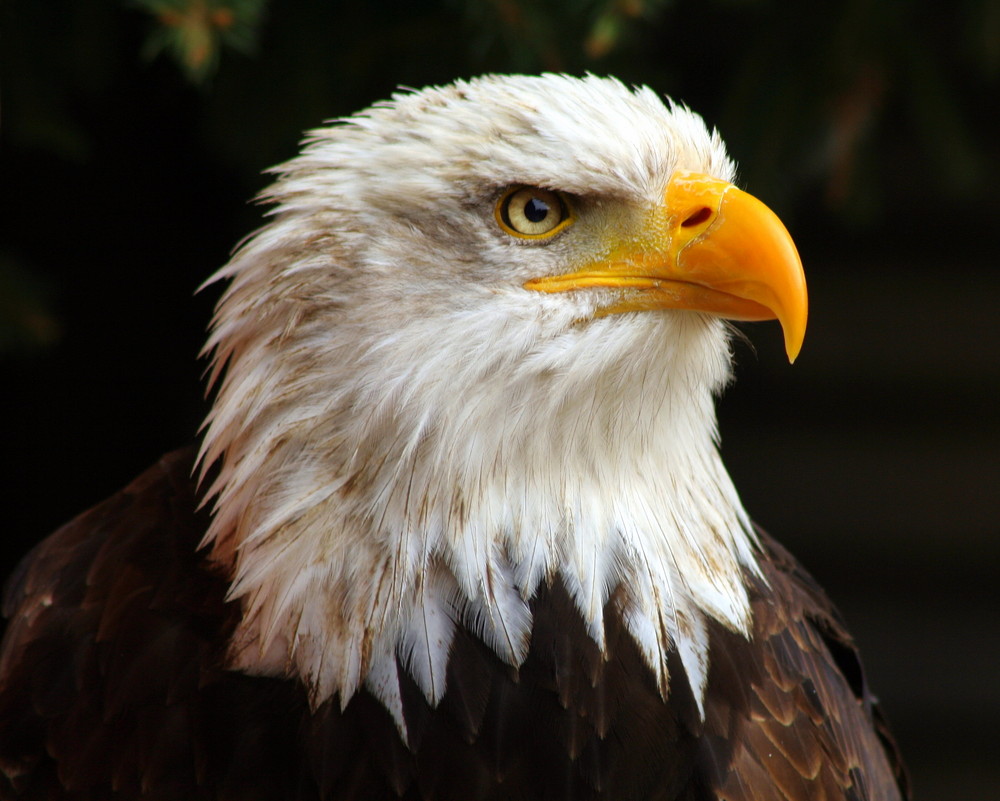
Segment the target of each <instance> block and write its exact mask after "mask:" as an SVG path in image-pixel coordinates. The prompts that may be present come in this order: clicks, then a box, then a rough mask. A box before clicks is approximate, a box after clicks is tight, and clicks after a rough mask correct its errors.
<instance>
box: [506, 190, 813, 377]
mask: <svg viewBox="0 0 1000 801" xmlns="http://www.w3.org/2000/svg"><path fill="white" fill-rule="evenodd" d="M524 286H525V288H526V289H533V290H537V291H540V292H565V291H568V290H572V289H582V288H587V287H610V288H617V289H620V290H622V291H621V293H620V294H619V295H618V297H617V298H616V300H615V301H614V302H613V303H612V304H610V305H608V306H606V307H604V308H602V310H601V311H600V312H599V314H602V315H603V314H615V313H619V312H627V311H644V310H652V309H688V310H691V311H700V312H706V313H708V314H714V315H717V316H719V317H725V318H727V319H730V320H773V319H775V318H777V319H778V320H779V321H780V323H781V327H782V330H783V331H784V335H785V351H786V352H787V353H788V359H789V361H795V357H796V356H798V354H799V351H800V350H801V348H802V340H803V338H804V337H805V332H806V318H807V316H808V300H807V296H806V282H805V275H804V274H803V272H802V261H801V260H800V259H799V254H798V251H797V250H796V249H795V244H794V243H793V242H792V238H791V236H790V235H789V233H788V231H787V230H786V229H785V226H784V225H782V223H781V220H779V219H778V217H777V215H775V213H774V212H773V211H771V210H770V209H769V208H768V207H767V206H765V205H764V204H763V203H761V202H760V201H759V200H757V198H755V197H753V196H752V195H749V194H747V193H746V192H743V191H741V190H739V189H737V188H736V187H735V186H733V185H732V184H730V183H727V182H725V181H720V180H718V179H716V178H710V177H709V176H707V175H701V174H698V173H692V172H683V171H678V172H676V173H674V175H673V176H672V177H671V179H670V183H669V184H668V185H667V191H666V193H665V195H664V199H663V204H662V205H661V206H660V207H658V208H656V209H655V210H654V211H653V212H652V214H651V215H650V216H649V218H648V219H647V221H646V222H645V224H644V225H643V226H642V230H641V231H639V232H638V233H637V235H635V236H626V237H625V238H624V239H623V240H622V241H620V242H616V243H614V244H613V245H612V248H611V252H610V254H609V255H608V256H607V257H605V258H602V259H600V260H599V261H596V262H592V263H591V264H588V265H586V266H585V267H583V269H581V270H578V271H575V272H572V273H567V274H564V275H556V276H547V277H543V278H534V279H532V280H530V281H528V282H527V283H525V285H524Z"/></svg>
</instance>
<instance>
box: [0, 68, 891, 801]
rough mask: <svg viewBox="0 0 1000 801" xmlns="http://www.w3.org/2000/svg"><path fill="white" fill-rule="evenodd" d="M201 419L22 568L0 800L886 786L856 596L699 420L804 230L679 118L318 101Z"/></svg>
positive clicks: (493, 79)
mask: <svg viewBox="0 0 1000 801" xmlns="http://www.w3.org/2000/svg"><path fill="white" fill-rule="evenodd" d="M276 172H277V179H276V181H275V183H274V184H273V186H272V187H271V188H270V189H269V190H268V191H267V193H266V195H265V199H266V200H267V201H269V202H270V203H272V204H273V210H272V212H271V216H270V220H269V221H268V222H267V224H266V225H265V226H264V227H263V228H262V229H261V230H260V231H259V232H257V233H256V234H255V235H254V236H253V237H252V238H250V239H249V240H248V241H246V242H245V243H244V244H243V245H242V246H241V247H240V248H239V249H238V250H237V251H236V253H235V255H234V256H233V257H232V259H231V261H230V262H229V264H228V265H226V266H225V267H224V268H222V269H221V270H220V271H219V272H218V273H217V275H216V276H215V278H214V280H218V281H226V282H227V286H226V289H225V292H224V294H223V295H222V298H221V300H220V301H219V304H218V307H217V310H216V314H215V318H214V321H213V324H212V328H211V334H210V337H209V339H208V343H207V345H206V353H208V354H210V356H211V360H212V361H211V363H212V370H211V371H210V375H211V383H212V385H213V387H214V402H213V405H212V408H211V412H210V414H209V415H208V418H207V420H206V423H205V427H204V432H203V437H202V440H201V445H200V450H199V451H195V450H184V451H179V452H176V453H173V454H170V455H168V456H165V457H164V458H162V459H161V460H160V461H159V462H158V463H157V464H155V465H154V466H153V467H151V468H150V469H149V470H148V471H146V472H145V473H143V474H142V475H141V476H139V477H138V478H137V479H136V480H135V481H134V482H133V483H132V484H130V485H129V486H127V487H126V488H125V489H123V490H121V491H120V492H118V493H117V494H116V495H114V496H112V497H111V498H110V499H108V500H106V501H105V502H103V503H101V504H100V505H98V506H96V507H94V508H93V509H91V510H90V511H88V512H85V513H84V514H82V515H81V516H80V517H78V518H76V519H75V520H73V521H72V522H70V523H69V524H67V525H66V526H65V527H63V528H62V529H60V530H59V531H57V532H56V533H54V534H53V535H52V536H50V537H49V538H48V539H46V540H45V541H44V542H42V543H41V544H40V545H38V546H37V547H36V548H35V549H34V550H33V551H32V552H31V553H30V554H29V555H28V556H27V557H26V558H25V560H24V561H23V563H22V564H21V566H20V567H19V568H18V570H17V571H16V572H15V574H14V576H13V577H12V579H11V580H10V582H9V584H8V586H7V591H6V596H5V607H4V609H5V614H6V616H7V617H8V627H7V631H6V636H5V639H4V642H3V647H2V654H0V770H2V773H3V779H2V786H0V797H2V798H5V799H6V798H27V799H81V800H82V799H87V800H88V801H97V800H98V799H185V801H191V800H192V799H240V801H252V800H254V799H260V800H261V801H268V800H270V799H283V801H296V800H301V801H306V800H307V799H308V800H310V801H311V800H312V799H327V800H329V801H342V800H346V799H368V800H375V801H379V800H380V799H392V800H393V801H398V799H405V800H406V801H411V800H414V801H415V800H416V799H442V800H445V801H447V800H449V799H453V800H454V801H459V800H461V801H474V800H475V799H523V800H524V801H549V800H552V801H588V800H591V799H614V801H633V800H634V801H639V800H640V799H642V800H643V801H676V800H679V799H687V800H689V801H694V800H695V799H698V800H701V801H707V800H708V799H713V800H715V799H726V800H727V801H806V799H810V800H813V799H827V800H828V801H848V800H850V801H896V800H897V799H901V798H904V797H906V795H907V790H906V787H905V778H904V774H903V770H902V767H901V763H900V761H899V758H898V756H897V754H896V749H895V746H894V745H893V742H892V739H891V737H890V735H889V733H888V731H887V729H886V726H885V724H884V722H883V720H882V718H881V716H880V714H879V711H878V708H877V706H876V704H875V702H874V698H873V696H872V695H871V693H870V691H869V689H868V686H867V684H866V681H865V678H864V676H863V674H862V671H861V668H860V665H859V661H858V657H857V653H856V651H855V647H854V644H853V642H852V640H851V638H850V636H849V634H848V633H847V632H846V630H845V628H844V624H843V623H842V621H841V618H840V617H839V616H838V614H837V612H836V611H835V610H834V608H833V607H832V606H831V605H830V603H829V602H828V600H827V599H826V597H825V596H824V594H823V592H822V591H821V590H820V589H819V588H818V587H817V586H816V584H815V583H814V581H813V580H812V579H811V578H810V576H809V575H808V574H807V573H806V572H805V571H804V570H803V568H802V567H801V566H800V565H799V564H798V563H797V562H796V561H795V560H794V559H793V558H792V557H791V556H790V555H789V554H788V553H787V552H786V551H785V550H783V549H782V547H781V546H780V545H779V544H778V543H776V542H775V541H774V540H773V539H771V538H770V537H769V536H768V535H766V534H765V533H763V532H762V531H761V530H759V529H757V528H756V527H755V526H754V525H753V524H752V523H751V521H750V519H749V517H748V515H747V512H746V511H745V510H744V508H743V506H742V505H741V503H740V499H739V497H738V495H737V492H736V490H735V488H734V487H733V484H732V482H731V480H730V478H729V476H728V475H727V473H726V471H725V469H724V467H723V464H722V462H721V459H720V456H719V453H718V450H717V430H716V419H715V412H714V396H715V395H716V394H717V393H718V392H719V391H720V389H721V388H722V387H723V386H724V385H725V384H726V382H727V381H728V380H729V378H730V362H731V349H730V333H731V332H730V327H729V324H728V323H727V322H726V321H727V320H766V319H774V318H777V319H778V320H779V322H780V324H781V326H782V329H783V332H784V340H785V347H786V350H787V352H788V356H789V357H790V358H792V359H794V357H795V356H796V355H797V353H798V352H799V348H800V346H801V344H802V340H803V336H804V332H805V325H806V315H807V312H806V307H807V303H806V289H805V282H804V278H803V273H802V267H801V263H800V261H799V257H798V255H797V252H796V249H795V247H794V245H793V244H792V241H791V239H790V237H789V235H788V233H787V231H786V230H785V228H784V226H783V225H782V224H781V222H780V221H779V220H778V218H777V217H776V216H775V215H774V214H773V212H771V211H770V210H769V209H768V208H767V207H766V206H765V205H764V204H763V203H761V202H760V201H758V200H756V199H755V198H754V197H752V196H751V195H749V194H747V193H745V192H743V191H741V190H740V189H738V188H736V187H735V186H734V185H733V183H732V181H733V180H734V166H733V163H732V162H731V160H730V158H729V157H728V156H727V154H726V150H725V147H724V145H723V142H722V141H721V139H720V138H719V136H718V135H717V134H716V133H713V132H710V131H709V130H708V129H707V128H706V126H705V124H704V123H703V122H702V120H701V118H699V117H698V116H697V115H696V114H694V113H693V112H691V111H690V110H688V109H687V108H685V107H684V106H681V105H678V104H674V103H672V102H664V101H663V100H661V99H660V98H659V97H658V96H657V95H656V94H655V93H654V92H652V91H651V90H649V89H648V88H630V87H627V86H625V85H623V84H622V83H620V82H618V81H616V80H614V79H609V78H599V77H594V76H588V77H584V78H574V77H567V76H561V75H543V76H488V77H483V78H479V79H475V80H469V81H459V82H456V83H453V84H451V85H448V86H442V87H435V88H428V89H424V90H422V91H414V92H400V93H398V94H396V95H395V96H393V97H392V98H391V99H390V100H389V101H387V102H384V103H379V104H376V105H374V106H372V107H371V108H369V109H367V110H365V111H362V112H360V113H358V114H356V115H354V116H351V117H349V118H347V119H343V120H340V121H337V122H335V123H333V124H331V125H329V126H327V127H324V128H320V129H318V130H316V131H313V132H312V133H311V134H310V135H309V137H308V139H307V140H306V142H305V144H304V147H303V150H302V152H301V154H300V155H299V156H297V157H296V158H294V159H292V160H291V161H290V162H289V163H287V164H285V165H284V166H282V167H280V168H279V169H277V171H276Z"/></svg>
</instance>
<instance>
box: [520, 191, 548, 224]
mask: <svg viewBox="0 0 1000 801" xmlns="http://www.w3.org/2000/svg"><path fill="white" fill-rule="evenodd" d="M524 216H525V217H527V218H528V221H529V222H533V223H539V222H541V221H542V220H544V219H545V218H546V217H548V216H549V204H548V203H546V202H545V201H544V200H540V199H539V198H537V197H533V198H532V199H531V200H529V201H528V202H527V203H525V204H524Z"/></svg>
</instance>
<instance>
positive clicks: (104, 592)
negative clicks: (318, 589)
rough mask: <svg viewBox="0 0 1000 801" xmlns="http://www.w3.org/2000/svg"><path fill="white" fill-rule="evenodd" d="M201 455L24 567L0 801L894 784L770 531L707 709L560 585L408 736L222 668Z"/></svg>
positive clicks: (411, 699) (813, 599)
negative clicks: (512, 645)
mask: <svg viewBox="0 0 1000 801" xmlns="http://www.w3.org/2000/svg"><path fill="white" fill-rule="evenodd" d="M191 460H192V454H191V453H190V452H178V453H176V454H172V455H170V456H168V457H165V458H164V459H163V460H161V461H160V462H159V463H158V464H157V465H155V466H154V467H153V468H151V469H150V470H149V471H147V473H145V474H143V475H142V476H141V477H140V478H138V479H137V480H136V481H135V482H134V483H133V484H132V485H130V486H129V487H128V488H126V489H125V490H123V491H122V492H120V493H119V494H117V495H115V496H114V497H112V498H111V499H109V500H108V501H106V502H105V503H103V504H101V505H99V506H97V507H95V508H94V509H93V510H91V511H90V512H88V513H86V514H84V515H82V516H81V517H80V518H78V519H77V520H75V521H73V522H72V523H70V524H69V525H67V526H66V527H64V528H63V529H61V530H60V531H59V532H57V533H56V534H54V535H53V536H52V537H51V538H50V539H48V540H46V541H45V542H44V543H42V544H41V545H40V546H39V547H38V548H37V549H36V550H35V551H34V552H33V553H32V554H30V555H29V556H28V557H27V559H26V560H25V562H24V563H23V564H22V566H21V568H20V570H19V572H18V573H17V575H16V576H15V577H14V579H13V580H12V582H11V584H10V586H9V588H8V594H7V598H6V604H5V613H6V614H7V615H8V617H9V622H8V631H7V635H6V639H5V642H4V647H3V653H2V661H0V768H2V770H3V773H4V777H5V778H4V779H3V784H2V785H0V797H2V798H14V797H23V798H28V799H43V798H67V799H104V798H157V799H197V798H204V799H223V798H226V799H228V798H233V799H236V798H239V799H244V801H245V800H246V799H261V801H265V800H266V799H272V798H274V799H277V798H280V799H285V800H286V801H287V799H303V801H305V799H331V800H333V799H338V800H339V799H398V798H403V799H431V798H436V799H455V801H458V799H462V800H463V801H468V800H469V799H525V800H526V801H527V799H553V800H555V799H565V800H566V801H570V800H571V799H572V800H573V801H584V800H585V799H604V798H607V799H649V800H651V801H652V800H654V799H663V800H664V801H668V800H671V799H716V798H718V799H731V800H732V801H742V800H743V799H746V801H750V800H751V799H753V801H767V800H768V799H774V800H775V801H779V800H782V801H806V799H808V800H809V801H814V799H830V801H836V800H838V799H845V800H846V799H851V801H881V800H883V799H885V800H886V801H888V800H889V799H898V798H902V797H905V788H904V789H903V790H901V789H900V784H901V783H902V782H903V779H902V775H901V768H900V763H899V760H898V757H897V756H896V752H895V749H894V746H893V745H892V742H891V739H889V737H888V735H887V733H886V729H885V726H884V724H883V723H882V720H881V718H880V717H879V714H878V710H877V708H876V707H875V705H874V702H873V699H872V697H871V695H870V694H869V692H868V689H867V686H866V685H865V682H864V678H863V675H862V673H861V669H860V665H859V663H858V661H857V656H856V653H855V651H854V647H853V644H852V642H851V640H850V638H849V636H848V635H847V633H846V632H845V630H844V628H843V625H842V623H841V622H840V620H839V618H838V617H837V615H836V613H835V611H834V610H833V609H832V608H831V607H830V605H829V603H828V601H827V600H826V598H825V597H824V596H823V594H822V592H821V591H820V590H819V589H818V588H817V587H816V586H815V584H814V583H813V582H812V580H811V579H810V578H809V576H808V575H807V574H805V572H804V571H803V570H802V569H801V567H799V566H798V564H797V563H796V562H795V561H794V560H793V559H792V558H791V557H790V556H789V555H788V554H787V553H785V552H784V551H783V550H782V549H781V548H780V546H778V545H776V544H775V543H773V542H772V541H770V540H769V539H768V538H766V537H764V544H765V547H766V552H765V555H764V558H763V559H762V565H763V567H764V578H765V579H766V582H767V584H766V585H765V583H763V582H760V581H758V582H756V583H755V584H754V589H753V595H752V599H753V609H754V632H753V636H752V638H751V639H750V640H746V639H744V638H742V637H741V636H739V635H736V634H733V633H730V632H727V631H725V630H724V629H722V627H720V626H716V627H714V628H713V629H712V631H711V648H710V653H711V657H712V661H711V668H710V673H709V680H708V689H707V692H706V695H705V715H704V719H702V718H701V716H700V715H699V714H698V710H697V706H696V704H695V702H694V698H693V697H692V693H691V690H690V688H689V687H688V685H687V682H686V679H685V675H684V671H683V668H682V666H681V664H680V660H679V659H678V658H677V657H676V654H673V655H671V657H670V659H669V666H670V673H671V675H670V693H669V696H668V698H667V700H666V701H664V700H663V699H662V698H661V696H660V694H659V692H658V690H657V687H656V683H655V681H654V679H653V676H652V674H651V673H650V671H649V669H648V668H647V667H646V665H645V663H644V661H643V659H642V658H641V656H640V654H639V653H638V649H637V648H636V646H635V644H634V642H633V641H632V639H631V638H630V637H629V635H628V633H627V632H626V631H625V630H624V627H623V626H622V623H621V619H620V614H619V612H618V609H617V608H616V604H615V596H614V595H613V596H612V600H611V601H610V602H609V603H608V605H607V607H606V610H605V621H606V627H607V628H606V631H607V648H606V653H605V654H604V655H602V654H601V653H600V651H599V650H598V648H597V646H596V645H595V643H594V642H593V641H592V640H591V639H590V638H589V637H588V636H587V633H586V630H585V628H584V625H583V622H582V620H581V619H580V616H579V613H578V612H577V610H576V608H575V607H574V605H573V603H572V601H571V600H570V599H569V597H568V596H567V594H566V592H565V590H564V588H563V587H562V586H561V585H559V584H558V583H556V584H554V585H550V586H546V587H545V588H543V589H542V590H541V591H540V592H539V593H538V594H537V595H536V597H535V598H534V599H533V601H532V606H533V611H534V613H535V627H534V630H533V638H532V643H531V649H530V652H529V655H528V658H527V659H526V660H525V662H524V663H523V665H522V666H521V668H520V669H519V670H516V669H514V668H511V667H510V666H508V665H505V664H504V663H502V662H501V661H500V660H499V659H498V658H497V656H496V655H495V654H494V653H493V652H492V651H491V650H490V649H489V648H487V647H486V646H485V645H483V644H482V643H481V642H479V641H478V640H477V639H476V638H474V637H473V636H471V635H470V634H468V633H467V632H464V631H462V632H460V634H459V636H458V637H457V638H456V640H455V642H454V644H453V648H452V653H451V660H450V662H449V667H448V671H449V674H448V691H447V693H446V694H445V696H444V698H443V699H442V701H441V703H440V704H439V705H438V707H437V708H433V709H432V708H431V707H430V706H429V705H428V704H427V702H426V700H425V699H424V697H423V695H422V693H421V692H420V691H419V689H418V688H417V687H416V686H415V685H413V684H412V682H409V683H405V686H404V692H403V695H404V699H403V700H404V710H405V717H406V723H407V729H408V732H409V742H408V743H404V742H403V741H402V739H401V738H400V735H399V733H398V731H397V727H396V725H395V723H394V721H393V720H392V718H391V717H390V715H389V714H388V713H387V712H386V711H385V709H384V708H383V707H382V706H381V705H380V704H379V703H378V702H377V701H376V700H375V699H373V698H372V696H370V695H368V694H367V693H366V692H362V693H359V694H358V695H357V696H355V697H354V698H353V699H352V700H351V701H350V703H349V704H348V705H347V707H346V709H345V710H344V711H343V712H341V711H340V709H339V706H338V705H337V704H336V703H326V704H324V705H323V706H322V707H320V708H319V709H318V710H317V711H316V712H315V713H313V712H310V709H309V705H308V702H307V699H306V695H305V691H304V689H303V688H302V687H301V686H300V685H298V684H297V683H296V682H293V681H291V680H281V679H272V678H261V677H250V676H245V675H241V674H238V673H233V672H230V671H227V670H225V669H224V668H223V667H222V661H223V659H224V654H225V644H226V640H227V635H228V633H229V632H230V631H231V629H232V626H233V624H234V616H235V614H236V613H237V607H236V605H234V604H229V605H227V604H226V603H224V601H223V598H224V595H225V592H226V583H225V581H224V580H223V578H222V577H220V576H218V575H217V574H215V573H214V572H213V570H212V568H211V566H210V565H209V564H208V563H207V562H205V560H204V559H203V558H202V557H201V555H199V553H198V552H197V551H196V547H197V543H198V542H199V540H200V538H201V536H202V535H203V532H204V527H205V525H206V521H207V516H206V514H205V513H204V512H201V513H199V512H196V511H195V507H196V496H195V491H194V487H193V485H192V483H191V482H190V480H189V479H188V476H189V475H190V471H191V466H192V465H191ZM768 585H769V586H768ZM404 675H405V674H404Z"/></svg>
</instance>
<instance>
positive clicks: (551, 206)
mask: <svg viewBox="0 0 1000 801" xmlns="http://www.w3.org/2000/svg"><path fill="white" fill-rule="evenodd" d="M496 218H497V222H498V223H499V224H500V227H501V228H503V230H504V231H506V232H507V233H508V234H512V235H513V236H516V237H520V238H522V239H543V238H545V237H549V236H552V235H553V234H555V233H557V232H558V231H561V230H562V229H563V228H565V227H566V226H567V225H569V224H570V223H571V222H573V216H572V215H571V214H570V210H569V205H568V204H567V202H566V199H565V198H564V197H563V196H562V195H561V194H559V193H558V192H552V191H550V190H548V189H539V188H538V187H535V186H515V187H512V188H511V189H508V190H507V191H506V192H504V193H503V195H502V196H501V197H500V200H499V201H497V207H496Z"/></svg>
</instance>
